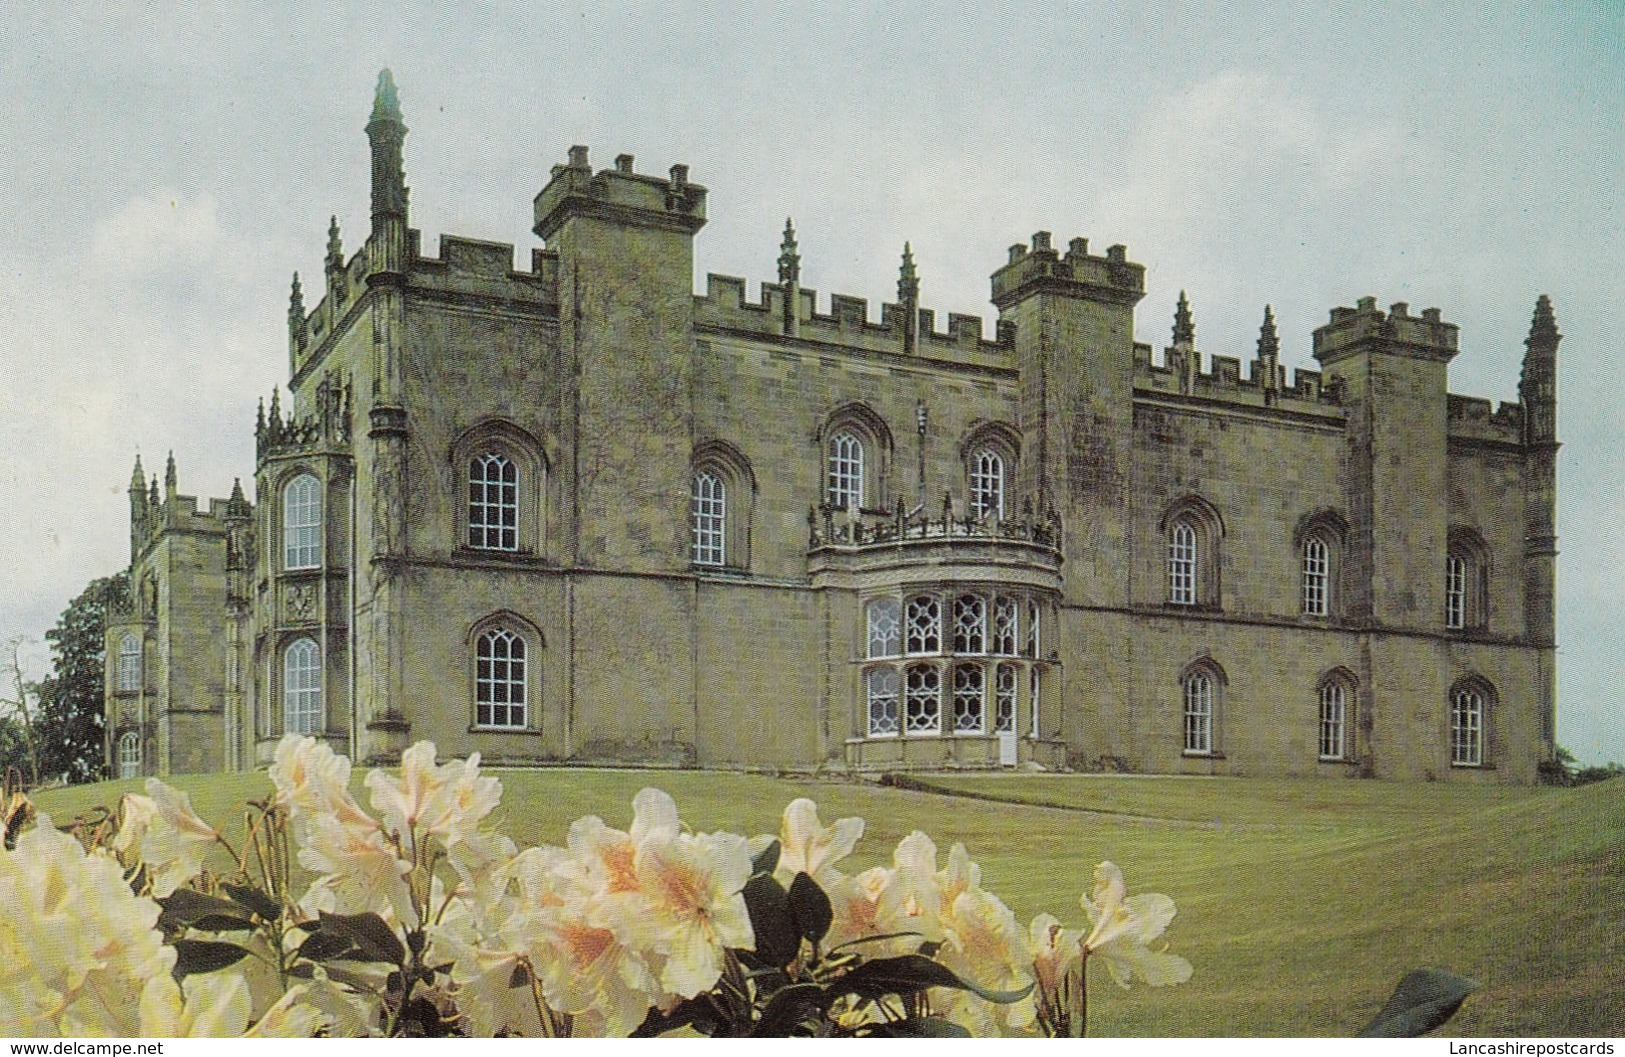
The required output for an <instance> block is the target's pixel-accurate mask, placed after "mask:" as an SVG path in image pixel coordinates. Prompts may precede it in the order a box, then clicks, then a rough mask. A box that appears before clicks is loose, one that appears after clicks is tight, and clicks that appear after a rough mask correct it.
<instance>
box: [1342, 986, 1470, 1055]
mask: <svg viewBox="0 0 1625 1057" xmlns="http://www.w3.org/2000/svg"><path fill="white" fill-rule="evenodd" d="M1478 987H1479V984H1478V981H1477V980H1469V979H1467V978H1466V977H1465V976H1457V975H1456V974H1455V973H1452V972H1448V971H1446V970H1444V969H1417V970H1415V971H1413V972H1410V973H1407V974H1406V975H1405V979H1403V980H1401V981H1400V982H1399V986H1398V987H1396V988H1394V993H1393V994H1392V995H1391V996H1389V999H1388V1001H1387V1002H1386V1003H1385V1004H1384V1005H1383V1007H1382V1009H1380V1010H1378V1011H1377V1015H1376V1016H1375V1017H1372V1018H1371V1023H1369V1024H1367V1025H1366V1026H1365V1027H1364V1028H1362V1029H1361V1030H1360V1034H1359V1035H1358V1036H1357V1037H1358V1038H1362V1039H1401V1038H1406V1039H1408V1038H1416V1037H1417V1036H1419V1035H1426V1034H1427V1033H1428V1032H1430V1031H1432V1030H1433V1029H1434V1028H1436V1027H1438V1026H1439V1025H1440V1024H1443V1023H1444V1022H1445V1021H1447V1020H1449V1019H1450V1018H1451V1017H1453V1016H1455V1015H1456V1010H1458V1009H1460V1008H1461V1003H1462V1001H1463V1000H1464V999H1466V997H1467V996H1468V995H1470V994H1472V993H1473V992H1474V991H1476V990H1478Z"/></svg>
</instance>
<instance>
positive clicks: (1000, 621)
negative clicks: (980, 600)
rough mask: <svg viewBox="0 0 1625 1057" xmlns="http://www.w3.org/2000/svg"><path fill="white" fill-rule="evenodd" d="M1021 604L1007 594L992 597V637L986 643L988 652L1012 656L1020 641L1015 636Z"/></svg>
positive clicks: (1018, 624) (1019, 619)
mask: <svg viewBox="0 0 1625 1057" xmlns="http://www.w3.org/2000/svg"><path fill="white" fill-rule="evenodd" d="M1020 613H1021V606H1020V604H1019V603H1017V601H1016V600H1015V599H1014V598H1011V597H1010V596H1009V595H997V596H995V597H994V599H993V638H992V641H991V642H989V643H988V646H989V649H988V652H989V653H997V654H1000V655H1001V656H1005V657H1014V656H1015V655H1016V652H1017V649H1016V648H1017V646H1018V644H1019V642H1020V639H1019V637H1018V636H1017V631H1018V629H1019V626H1020V623H1021V618H1020V615H1019V614H1020Z"/></svg>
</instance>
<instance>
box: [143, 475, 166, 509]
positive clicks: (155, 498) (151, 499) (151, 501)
mask: <svg viewBox="0 0 1625 1057" xmlns="http://www.w3.org/2000/svg"><path fill="white" fill-rule="evenodd" d="M162 501H163V499H162V497H161V495H160V493H159V491H158V475H157V474H153V475H152V491H150V492H148V493H147V505H148V506H157V505H158V504H159V503H161V502H162Z"/></svg>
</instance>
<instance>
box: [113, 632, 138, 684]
mask: <svg viewBox="0 0 1625 1057" xmlns="http://www.w3.org/2000/svg"><path fill="white" fill-rule="evenodd" d="M116 686H117V689H118V692H119V693H121V694H133V693H138V692H139V691H140V690H141V640H140V638H138V637H136V636H135V635H126V636H124V637H123V638H122V639H120V640H119V644H118V667H117V671H116Z"/></svg>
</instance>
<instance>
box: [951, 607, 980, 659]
mask: <svg viewBox="0 0 1625 1057" xmlns="http://www.w3.org/2000/svg"><path fill="white" fill-rule="evenodd" d="M954 652H955V653H974V654H982V653H986V652H987V599H985V598H983V597H982V596H981V595H976V594H962V595H955V596H954Z"/></svg>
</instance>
